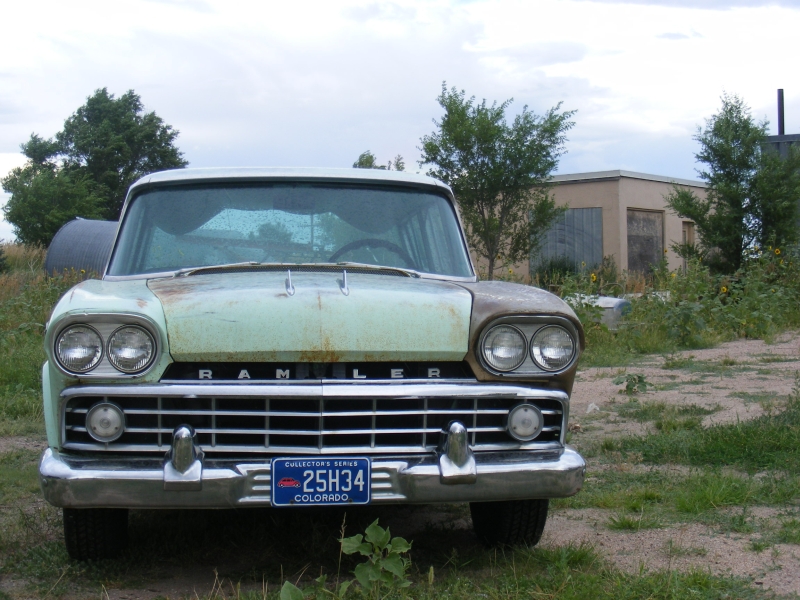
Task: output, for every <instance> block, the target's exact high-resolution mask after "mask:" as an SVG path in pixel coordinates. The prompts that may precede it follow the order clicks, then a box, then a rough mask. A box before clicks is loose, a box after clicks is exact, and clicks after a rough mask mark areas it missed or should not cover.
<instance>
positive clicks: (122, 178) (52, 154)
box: [2, 88, 188, 244]
mask: <svg viewBox="0 0 800 600" xmlns="http://www.w3.org/2000/svg"><path fill="white" fill-rule="evenodd" d="M177 137H178V131H176V130H175V129H173V128H172V127H171V126H170V125H167V124H165V123H164V121H163V120H162V119H161V117H159V116H158V115H156V113H155V112H149V113H146V112H144V107H143V105H142V102H141V99H140V97H139V96H138V95H137V94H136V93H134V92H133V90H130V91H128V92H126V93H125V94H123V95H122V96H120V97H119V98H115V97H114V95H113V94H109V93H108V90H107V89H106V88H103V89H100V90H97V91H96V92H95V93H94V94H93V95H92V96H89V97H88V98H87V99H86V104H84V105H83V106H81V107H80V108H78V110H77V111H75V113H74V114H73V115H71V116H70V117H69V118H67V120H66V121H65V122H64V128H63V130H62V131H59V132H58V133H57V134H56V135H55V137H54V138H53V139H44V138H42V137H40V136H38V135H37V134H32V135H31V137H30V139H29V140H28V141H27V142H26V143H24V144H22V145H21V149H22V152H23V154H24V155H25V156H26V157H27V159H28V162H27V163H26V164H25V165H24V166H23V167H21V168H18V169H14V170H13V171H12V172H11V173H10V174H9V175H8V176H7V177H5V178H4V179H3V180H2V186H3V189H4V190H5V191H6V192H9V193H10V194H11V198H10V199H9V201H8V203H7V204H6V206H5V208H4V212H5V215H6V219H7V220H8V222H9V223H11V224H12V225H13V226H14V233H15V235H16V236H17V238H18V239H19V240H20V241H23V242H25V243H31V242H34V241H35V242H36V243H43V244H47V243H49V242H50V240H51V239H52V236H53V235H54V234H55V232H56V231H58V228H59V227H60V226H61V225H63V224H64V223H65V222H66V221H68V220H70V219H72V218H74V217H75V216H81V217H86V218H105V219H117V218H119V214H120V211H121V209H122V204H123V202H124V200H125V195H126V194H127V192H128V188H129V187H130V185H131V184H132V183H133V182H134V181H136V180H137V179H138V178H140V177H142V176H144V175H146V174H148V173H152V172H154V171H160V170H164V169H172V168H181V167H185V166H186V165H187V164H188V163H187V161H186V160H184V158H183V155H182V153H181V152H180V151H179V150H178V148H177V147H176V146H175V140H176V138H177Z"/></svg>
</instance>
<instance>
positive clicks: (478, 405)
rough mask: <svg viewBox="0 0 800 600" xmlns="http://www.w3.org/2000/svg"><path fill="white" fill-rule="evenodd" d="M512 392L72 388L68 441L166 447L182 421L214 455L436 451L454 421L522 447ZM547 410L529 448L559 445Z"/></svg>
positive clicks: (552, 405)
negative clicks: (184, 393) (91, 425)
mask: <svg viewBox="0 0 800 600" xmlns="http://www.w3.org/2000/svg"><path fill="white" fill-rule="evenodd" d="M520 400H521V399H520V398H518V397H514V396H509V395H505V396H499V397H492V396H485V395H484V396H477V397H472V398H449V397H391V398H387V397H371V398H370V397H363V396H361V397H343V398H342V397H337V398H325V397H316V398H301V397H293V398H286V397H253V396H240V397H236V396H231V395H225V396H213V395H208V396H200V395H195V396H194V397H175V396H162V395H158V396H133V395H131V396H121V395H119V396H118V395H113V396H112V395H103V396H98V395H92V396H78V395H76V396H74V397H71V398H70V399H69V400H68V401H67V402H65V404H64V421H63V423H64V447H65V448H68V449H73V450H92V451H98V450H99V451H115V452H144V453H147V452H164V451H166V449H168V448H169V447H170V445H171V443H172V432H173V430H174V429H175V427H177V426H178V425H182V424H188V425H191V426H192V427H194V428H195V430H196V431H197V434H198V441H199V443H200V445H201V446H202V448H203V450H204V451H205V452H206V453H211V454H219V455H224V454H230V455H235V454H242V453H265V454H275V455H277V454H367V455H369V454H386V453H422V452H430V451H431V450H433V449H435V448H436V446H437V445H438V443H439V435H440V432H441V431H442V429H443V428H445V427H446V426H447V425H448V424H449V423H450V422H451V421H453V420H458V421H461V422H462V423H464V425H466V427H467V429H468V431H469V432H470V442H471V445H472V447H473V449H474V450H477V451H480V450H500V449H506V448H508V449H511V448H519V447H520V444H519V443H518V442H516V441H514V440H513V439H511V438H510V437H509V435H508V434H507V433H506V429H505V420H506V415H507V414H508V411H509V409H510V408H512V407H513V406H514V405H516V404H518V403H519V402H520ZM103 401H106V402H115V403H116V404H118V405H119V406H120V407H121V408H122V409H123V410H124V412H125V415H126V431H125V433H124V434H123V435H122V437H120V438H119V440H117V441H115V442H113V443H110V444H102V443H98V442H96V441H94V440H93V439H92V438H91V437H90V436H89V435H88V433H87V432H86V424H85V420H86V413H87V411H88V410H89V408H91V406H92V405H94V404H95V403H97V402H103ZM525 401H526V402H532V403H534V404H537V405H538V406H539V408H540V409H541V411H542V414H543V415H544V420H545V423H544V430H543V432H542V433H541V434H540V436H539V437H538V438H537V439H536V440H535V441H534V442H531V443H529V444H527V445H526V447H543V446H549V445H557V444H558V443H559V440H560V434H561V423H562V418H563V412H562V404H561V402H560V401H558V400H554V399H549V398H548V399H530V398H526V399H525Z"/></svg>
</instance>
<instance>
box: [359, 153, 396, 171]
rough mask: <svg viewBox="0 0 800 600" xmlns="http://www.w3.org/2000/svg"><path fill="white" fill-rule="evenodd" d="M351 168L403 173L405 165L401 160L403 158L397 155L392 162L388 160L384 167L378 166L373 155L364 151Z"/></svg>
mask: <svg viewBox="0 0 800 600" xmlns="http://www.w3.org/2000/svg"><path fill="white" fill-rule="evenodd" d="M353 168H354V169H382V170H384V171H387V170H388V171H391V170H395V171H405V170H406V163H405V161H404V160H403V157H402V156H400V155H399V154H398V155H397V156H395V157H394V161H391V160H390V161H389V162H388V163H387V165H386V166H383V165H379V164H378V159H377V158H376V157H375V155H374V154H373V153H372V152H370V151H369V150H366V151H364V152H362V153H361V154H360V155H359V157H358V160H356V162H354V163H353Z"/></svg>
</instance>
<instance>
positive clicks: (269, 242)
mask: <svg viewBox="0 0 800 600" xmlns="http://www.w3.org/2000/svg"><path fill="white" fill-rule="evenodd" d="M248 261H252V262H257V263H272V264H275V263H279V264H307V263H337V262H356V263H365V264H370V265H376V266H385V267H399V268H403V269H412V270H414V271H419V272H422V273H431V274H437V275H446V276H453V277H471V276H472V271H471V268H470V265H469V259H468V257H467V254H466V248H465V246H464V242H463V241H462V238H461V234H460V228H459V225H458V221H457V220H456V215H455V212H454V210H453V207H452V206H451V204H450V202H448V200H447V199H446V198H444V197H443V196H440V195H438V194H434V193H430V192H425V191H418V190H410V189H407V188H399V187H386V186H381V187H378V186H374V187H367V186H348V185H334V184H285V183H280V184H269V183H257V184H216V185H212V184H204V185H193V186H185V187H169V188H164V189H155V190H151V191H146V192H144V193H142V194H140V195H139V196H137V197H136V198H135V199H134V200H133V201H132V203H131V204H130V206H129V207H128V210H127V212H126V214H125V219H124V222H123V225H122V229H121V231H120V235H119V239H118V241H117V246H116V250H115V252H114V255H113V258H112V261H111V264H110V266H109V269H108V274H109V275H117V276H120V275H138V274H144V273H159V272H167V271H177V270H179V269H187V268H193V267H206V266H213V265H224V264H231V263H241V262H248Z"/></svg>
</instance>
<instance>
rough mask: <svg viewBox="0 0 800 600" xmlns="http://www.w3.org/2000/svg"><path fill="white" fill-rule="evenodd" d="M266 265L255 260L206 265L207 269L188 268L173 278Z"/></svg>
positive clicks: (175, 274)
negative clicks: (216, 270) (210, 271)
mask: <svg viewBox="0 0 800 600" xmlns="http://www.w3.org/2000/svg"><path fill="white" fill-rule="evenodd" d="M262 264H265V263H260V262H256V261H254V260H250V261H247V262H239V263H228V264H225V265H206V266H205V267H187V268H185V269H179V270H177V271H175V272H174V273H173V274H172V276H173V277H186V276H188V275H192V274H194V273H197V272H198V271H209V270H211V269H235V268H237V267H258V266H261V265H262Z"/></svg>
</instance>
